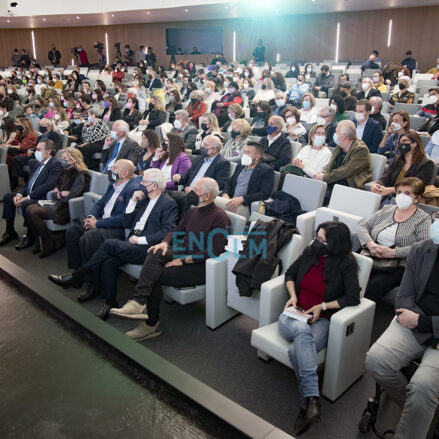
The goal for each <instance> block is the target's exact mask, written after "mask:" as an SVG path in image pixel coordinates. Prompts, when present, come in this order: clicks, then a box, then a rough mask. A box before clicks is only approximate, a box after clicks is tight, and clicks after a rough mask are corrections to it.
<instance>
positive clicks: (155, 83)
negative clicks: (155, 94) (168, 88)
mask: <svg viewBox="0 0 439 439" xmlns="http://www.w3.org/2000/svg"><path fill="white" fill-rule="evenodd" d="M148 73H149V79H148V81H146V88H147V89H149V90H152V89H153V88H162V87H163V84H162V81H161V80H160V79H159V78H157V77H156V73H155V71H154V69H149V70H148Z"/></svg>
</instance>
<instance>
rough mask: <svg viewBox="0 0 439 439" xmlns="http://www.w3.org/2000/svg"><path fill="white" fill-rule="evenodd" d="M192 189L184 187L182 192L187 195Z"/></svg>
mask: <svg viewBox="0 0 439 439" xmlns="http://www.w3.org/2000/svg"><path fill="white" fill-rule="evenodd" d="M193 190H194V189H193V188H192V187H190V186H188V187H185V188H184V191H185V192H186V193H187V194H188V193H189V192H192V191H193Z"/></svg>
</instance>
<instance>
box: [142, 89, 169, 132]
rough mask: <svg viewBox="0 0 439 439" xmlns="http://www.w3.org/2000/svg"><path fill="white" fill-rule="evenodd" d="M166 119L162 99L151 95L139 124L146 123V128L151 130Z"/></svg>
mask: <svg viewBox="0 0 439 439" xmlns="http://www.w3.org/2000/svg"><path fill="white" fill-rule="evenodd" d="M165 120H166V110H165V106H164V105H163V101H162V100H161V99H160V97H158V96H151V99H150V101H149V106H148V109H147V110H146V111H145V112H144V113H143V115H142V119H141V120H139V125H147V127H146V129H148V130H153V129H155V127H158V126H159V125H161V124H162V123H164V122H165Z"/></svg>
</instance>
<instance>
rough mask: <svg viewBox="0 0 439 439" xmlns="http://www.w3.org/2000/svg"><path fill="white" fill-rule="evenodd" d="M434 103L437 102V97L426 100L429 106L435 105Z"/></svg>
mask: <svg viewBox="0 0 439 439" xmlns="http://www.w3.org/2000/svg"><path fill="white" fill-rule="evenodd" d="M436 102H437V96H435V95H431V96H429V97H428V99H427V103H429V104H430V105H432V104H435V103H436Z"/></svg>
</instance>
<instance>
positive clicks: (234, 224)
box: [226, 210, 247, 235]
mask: <svg viewBox="0 0 439 439" xmlns="http://www.w3.org/2000/svg"><path fill="white" fill-rule="evenodd" d="M226 213H227V216H228V217H229V220H230V223H231V225H230V230H229V231H228V234H229V235H242V234H243V233H244V230H245V224H246V222H247V219H246V218H244V217H243V216H241V215H238V214H236V213H233V212H229V211H227V210H226Z"/></svg>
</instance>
